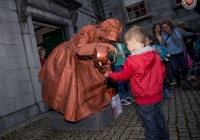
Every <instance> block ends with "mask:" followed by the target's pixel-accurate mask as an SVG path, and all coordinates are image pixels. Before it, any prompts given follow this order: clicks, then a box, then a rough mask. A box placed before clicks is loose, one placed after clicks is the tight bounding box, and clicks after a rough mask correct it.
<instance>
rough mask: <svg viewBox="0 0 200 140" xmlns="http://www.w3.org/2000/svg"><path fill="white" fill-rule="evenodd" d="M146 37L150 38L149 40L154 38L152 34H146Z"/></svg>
mask: <svg viewBox="0 0 200 140" xmlns="http://www.w3.org/2000/svg"><path fill="white" fill-rule="evenodd" d="M146 37H147V38H148V39H149V40H152V36H151V35H150V34H146ZM150 45H152V42H151V43H150Z"/></svg>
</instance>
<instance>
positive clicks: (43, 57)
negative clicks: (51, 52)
mask: <svg viewBox="0 0 200 140" xmlns="http://www.w3.org/2000/svg"><path fill="white" fill-rule="evenodd" d="M39 55H40V64H41V67H42V66H43V65H44V63H45V61H46V59H45V56H46V50H45V49H43V48H41V49H39Z"/></svg>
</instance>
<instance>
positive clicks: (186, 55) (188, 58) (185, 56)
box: [184, 50, 193, 67]
mask: <svg viewBox="0 0 200 140" xmlns="http://www.w3.org/2000/svg"><path fill="white" fill-rule="evenodd" d="M184 58H185V64H186V66H187V67H191V66H192V65H193V60H192V58H191V57H190V56H189V55H188V53H187V51H186V50H185V51H184Z"/></svg>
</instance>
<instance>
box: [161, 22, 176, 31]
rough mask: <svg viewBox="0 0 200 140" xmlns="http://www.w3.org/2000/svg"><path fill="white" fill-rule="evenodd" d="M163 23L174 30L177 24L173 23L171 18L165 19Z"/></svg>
mask: <svg viewBox="0 0 200 140" xmlns="http://www.w3.org/2000/svg"><path fill="white" fill-rule="evenodd" d="M163 24H167V25H168V26H169V27H170V28H171V30H173V29H174V28H175V26H174V25H173V24H172V22H171V21H170V20H165V21H163V23H162V25H163Z"/></svg>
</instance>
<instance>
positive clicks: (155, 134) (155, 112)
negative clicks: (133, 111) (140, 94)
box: [137, 102, 169, 140]
mask: <svg viewBox="0 0 200 140" xmlns="http://www.w3.org/2000/svg"><path fill="white" fill-rule="evenodd" d="M137 106H138V111H139V113H140V116H141V118H142V120H143V121H144V126H145V130H144V131H145V136H146V140H160V139H162V140H169V133H168V132H167V130H166V125H165V116H164V114H163V113H162V105H161V102H158V103H155V104H147V105H137Z"/></svg>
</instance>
